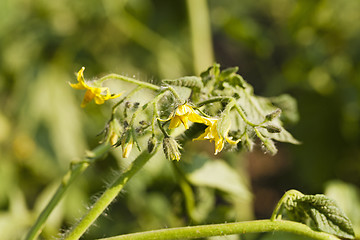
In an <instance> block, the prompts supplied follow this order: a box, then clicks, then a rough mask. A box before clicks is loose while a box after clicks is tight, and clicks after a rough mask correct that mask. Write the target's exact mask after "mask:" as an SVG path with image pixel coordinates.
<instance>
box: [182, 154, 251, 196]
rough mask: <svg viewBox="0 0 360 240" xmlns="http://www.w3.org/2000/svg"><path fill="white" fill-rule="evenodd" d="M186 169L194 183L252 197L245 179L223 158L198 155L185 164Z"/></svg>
mask: <svg viewBox="0 0 360 240" xmlns="http://www.w3.org/2000/svg"><path fill="white" fill-rule="evenodd" d="M184 170H185V172H186V175H187V178H188V179H189V181H190V182H191V183H192V184H194V185H197V186H206V187H211V188H215V189H218V190H221V191H223V192H226V193H229V194H231V195H235V196H237V197H240V198H243V199H249V198H250V197H251V194H250V191H249V190H248V188H247V186H246V183H245V182H244V180H243V179H242V178H241V177H240V176H239V174H238V173H237V172H236V171H235V170H234V169H233V168H232V167H230V166H229V165H228V164H227V163H226V162H225V161H223V160H220V159H219V160H212V161H209V159H208V158H207V157H204V156H201V155H198V156H196V159H194V161H193V163H192V164H187V165H185V166H184Z"/></svg>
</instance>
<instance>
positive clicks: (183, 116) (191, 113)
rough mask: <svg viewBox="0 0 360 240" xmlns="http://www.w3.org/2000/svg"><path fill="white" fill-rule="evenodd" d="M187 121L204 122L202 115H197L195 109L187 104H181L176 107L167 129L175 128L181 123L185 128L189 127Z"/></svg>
mask: <svg viewBox="0 0 360 240" xmlns="http://www.w3.org/2000/svg"><path fill="white" fill-rule="evenodd" d="M188 121H191V122H197V123H205V122H206V120H205V118H204V117H202V116H200V115H198V114H197V113H196V112H195V110H194V109H193V108H192V107H191V106H190V105H188V104H186V103H185V104H183V105H180V106H178V107H177V109H176V111H175V113H174V114H173V116H172V117H171V121H170V125H169V129H172V128H177V127H178V126H179V125H180V124H181V123H182V124H184V127H185V128H186V129H189V125H188Z"/></svg>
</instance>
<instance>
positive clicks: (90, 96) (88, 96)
mask: <svg viewBox="0 0 360 240" xmlns="http://www.w3.org/2000/svg"><path fill="white" fill-rule="evenodd" d="M94 97H95V95H94V94H93V93H92V92H91V91H90V90H87V91H86V93H85V96H84V99H83V101H82V103H81V107H85V106H86V104H88V103H89V102H90V101H91V100H93V99H94Z"/></svg>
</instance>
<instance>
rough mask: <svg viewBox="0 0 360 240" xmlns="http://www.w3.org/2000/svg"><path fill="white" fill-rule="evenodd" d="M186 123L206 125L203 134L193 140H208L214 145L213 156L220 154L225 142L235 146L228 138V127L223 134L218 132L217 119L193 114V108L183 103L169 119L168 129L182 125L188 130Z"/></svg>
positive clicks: (235, 142) (234, 142)
mask: <svg viewBox="0 0 360 240" xmlns="http://www.w3.org/2000/svg"><path fill="white" fill-rule="evenodd" d="M188 121H191V122H196V123H203V124H205V125H207V128H206V129H205V132H204V133H203V134H201V135H200V136H199V137H198V138H195V139H193V140H209V141H210V142H212V141H214V143H215V155H216V154H218V153H219V152H221V150H222V149H223V148H224V144H225V141H226V142H228V143H230V144H237V143H238V141H233V140H231V138H230V137H229V136H228V133H229V130H230V125H229V126H227V127H225V129H224V132H223V133H221V132H220V131H219V124H218V123H219V119H216V118H210V117H203V116H201V115H199V114H197V113H196V112H195V110H194V109H193V107H191V106H190V105H189V104H187V103H185V104H182V105H180V106H178V107H177V109H176V111H175V113H174V114H173V115H172V117H171V121H170V125H169V129H172V128H176V127H178V126H179V125H180V124H181V123H182V124H184V127H185V128H186V129H188V128H189V126H188Z"/></svg>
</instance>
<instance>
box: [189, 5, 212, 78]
mask: <svg viewBox="0 0 360 240" xmlns="http://www.w3.org/2000/svg"><path fill="white" fill-rule="evenodd" d="M207 5H208V3H207V1H206V0H196V1H192V0H187V1H186V6H187V9H188V15H189V26H190V31H191V45H192V51H193V58H194V70H195V73H196V74H200V73H201V71H203V70H204V69H206V68H207V66H210V65H211V64H212V63H213V61H214V55H213V43H212V37H211V27H210V17H209V8H208V6H207Z"/></svg>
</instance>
